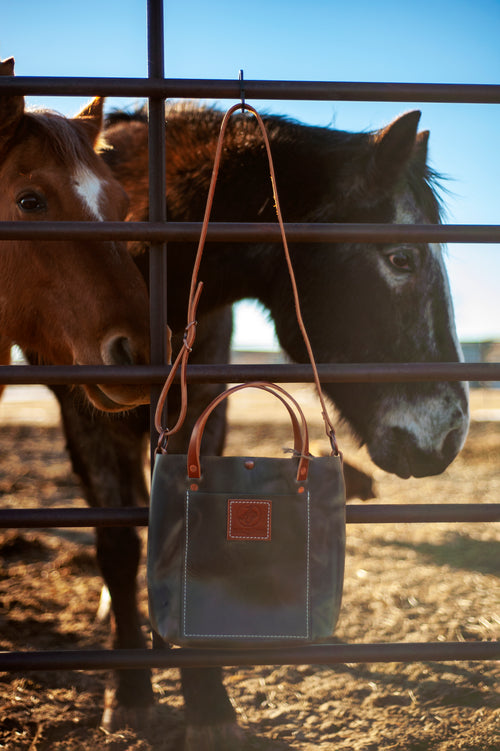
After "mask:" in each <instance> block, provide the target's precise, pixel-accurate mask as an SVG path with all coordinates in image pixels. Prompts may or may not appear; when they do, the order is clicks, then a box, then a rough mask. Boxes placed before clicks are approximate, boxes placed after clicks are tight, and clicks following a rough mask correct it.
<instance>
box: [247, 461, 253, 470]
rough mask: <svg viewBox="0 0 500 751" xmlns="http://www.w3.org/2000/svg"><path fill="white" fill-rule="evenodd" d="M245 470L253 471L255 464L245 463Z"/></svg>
mask: <svg viewBox="0 0 500 751" xmlns="http://www.w3.org/2000/svg"><path fill="white" fill-rule="evenodd" d="M245 467H246V469H253V468H254V467H255V462H252V461H247V462H245Z"/></svg>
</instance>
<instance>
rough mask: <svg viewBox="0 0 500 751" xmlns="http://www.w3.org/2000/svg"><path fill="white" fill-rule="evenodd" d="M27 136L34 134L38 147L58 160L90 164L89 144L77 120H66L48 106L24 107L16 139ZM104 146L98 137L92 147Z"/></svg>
mask: <svg viewBox="0 0 500 751" xmlns="http://www.w3.org/2000/svg"><path fill="white" fill-rule="evenodd" d="M30 136H34V137H36V138H37V139H38V141H39V143H40V148H42V149H44V150H46V151H47V152H48V153H50V154H51V155H52V157H54V158H55V159H56V161H57V162H58V163H59V164H62V165H65V166H69V167H74V166H76V165H77V164H82V163H83V164H84V165H85V166H90V154H91V153H92V147H91V146H90V144H89V140H88V138H87V137H86V135H85V133H84V131H83V129H81V128H79V127H78V120H70V119H68V118H66V117H64V116H63V115H60V114H58V113H57V112H53V111H52V110H46V109H35V110H28V111H27V112H25V114H24V117H23V119H22V122H21V126H20V128H19V130H18V132H17V133H16V140H19V142H22V141H23V140H24V139H26V138H28V137H30ZM89 147H90V150H89ZM105 148H106V145H105V142H104V141H103V140H102V141H101V140H100V141H98V143H97V146H96V151H100V150H103V149H105Z"/></svg>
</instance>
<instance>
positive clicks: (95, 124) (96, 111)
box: [74, 96, 104, 146]
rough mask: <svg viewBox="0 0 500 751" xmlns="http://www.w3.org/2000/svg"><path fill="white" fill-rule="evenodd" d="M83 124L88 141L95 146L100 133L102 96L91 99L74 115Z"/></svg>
mask: <svg viewBox="0 0 500 751" xmlns="http://www.w3.org/2000/svg"><path fill="white" fill-rule="evenodd" d="M74 119H75V120H79V121H80V123H81V124H82V125H83V126H84V128H85V130H86V132H87V135H88V137H89V138H90V141H91V142H92V144H93V145H94V146H95V145H96V143H97V141H98V139H99V136H100V134H101V130H102V126H103V119H104V97H100V96H97V97H95V99H92V101H91V102H89V103H88V104H87V105H85V107H84V108H83V109H82V110H80V112H79V113H78V114H77V115H76V116H75V118H74Z"/></svg>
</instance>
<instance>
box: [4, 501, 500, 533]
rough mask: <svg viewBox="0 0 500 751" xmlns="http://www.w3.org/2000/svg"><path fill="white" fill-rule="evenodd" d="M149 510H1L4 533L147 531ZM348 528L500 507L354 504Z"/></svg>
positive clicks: (486, 512) (497, 514)
mask: <svg viewBox="0 0 500 751" xmlns="http://www.w3.org/2000/svg"><path fill="white" fill-rule="evenodd" d="M148 520H149V509H147V508H145V507H140V508H139V507H129V508H31V509H17V508H15V509H13V508H11V509H1V510H0V529H9V528H11V527H12V528H18V529H32V528H35V527H36V528H45V529H51V528H56V527H133V526H137V527H145V526H147V524H148ZM346 522H347V524H399V523H401V524H416V523H418V524H421V523H436V522H445V523H449V522H451V523H453V522H500V503H484V504H483V503H438V504H432V503H421V504H420V503H415V504H405V505H401V506H400V505H398V504H375V503H366V504H365V503H363V504H350V505H348V506H347V507H346Z"/></svg>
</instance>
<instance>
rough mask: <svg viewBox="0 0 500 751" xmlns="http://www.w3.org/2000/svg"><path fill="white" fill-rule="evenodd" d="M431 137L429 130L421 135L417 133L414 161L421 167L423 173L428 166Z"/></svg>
mask: <svg viewBox="0 0 500 751" xmlns="http://www.w3.org/2000/svg"><path fill="white" fill-rule="evenodd" d="M429 136H430V132H429V131H428V130H423V131H421V133H417V137H416V139H415V148H414V149H413V160H414V162H415V163H416V164H417V165H418V166H419V167H420V169H421V171H422V172H423V171H424V170H425V165H426V164H427V147H428V144H429Z"/></svg>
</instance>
